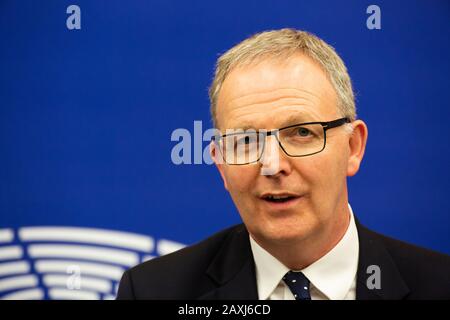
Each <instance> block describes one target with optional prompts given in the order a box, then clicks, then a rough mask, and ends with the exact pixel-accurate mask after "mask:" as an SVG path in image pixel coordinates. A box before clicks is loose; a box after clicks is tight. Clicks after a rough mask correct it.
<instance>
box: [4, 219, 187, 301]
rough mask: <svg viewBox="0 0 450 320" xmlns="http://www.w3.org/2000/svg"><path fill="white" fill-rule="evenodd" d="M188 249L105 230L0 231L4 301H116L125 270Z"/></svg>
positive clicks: (44, 227)
mask: <svg viewBox="0 0 450 320" xmlns="http://www.w3.org/2000/svg"><path fill="white" fill-rule="evenodd" d="M184 246H185V245H183V244H181V243H178V242H174V241H171V240H166V239H161V240H158V241H155V240H154V239H153V238H152V237H149V236H146V235H141V234H136V233H130V232H122V231H114V230H105V229H94V228H79V227H66V226H61V227H59V226H58V227H55V226H51V227H49V226H38V227H22V228H19V229H17V230H14V229H0V299H15V300H40V299H58V300H59V299H61V300H65V299H77V300H85V299H86V300H100V299H114V298H115V296H116V293H117V287H118V283H119V281H120V278H121V276H122V274H123V272H124V271H125V270H126V269H128V268H130V267H132V266H134V265H137V264H139V263H140V262H143V261H146V260H149V259H152V258H154V257H155V256H161V255H165V254H168V253H171V252H174V251H176V250H179V249H181V248H183V247H184Z"/></svg>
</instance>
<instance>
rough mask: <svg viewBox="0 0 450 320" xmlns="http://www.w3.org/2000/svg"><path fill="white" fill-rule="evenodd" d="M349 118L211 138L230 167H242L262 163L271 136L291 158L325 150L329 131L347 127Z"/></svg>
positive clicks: (251, 130) (246, 131)
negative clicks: (267, 138) (343, 126)
mask: <svg viewBox="0 0 450 320" xmlns="http://www.w3.org/2000/svg"><path fill="white" fill-rule="evenodd" d="M350 122H351V121H350V119H349V118H341V119H336V120H333V121H328V122H305V123H299V124H295V125H291V126H288V127H284V128H280V129H274V130H270V131H266V130H254V129H249V130H245V131H244V130H234V132H232V133H229V134H224V135H222V136H216V137H213V140H214V141H215V143H216V144H217V145H218V147H219V150H220V152H221V154H222V158H223V160H224V161H225V162H226V163H227V164H229V165H244V164H250V163H254V162H257V161H259V160H260V159H261V157H262V155H263V153H264V148H265V144H266V137H268V136H274V137H275V138H276V139H277V141H278V144H279V146H280V148H281V149H282V150H283V152H284V153H286V154H287V155H288V156H291V157H305V156H310V155H313V154H316V153H319V152H321V151H323V150H324V149H325V145H326V141H327V135H326V132H327V130H329V129H332V128H336V127H339V126H342V125H344V124H346V123H350Z"/></svg>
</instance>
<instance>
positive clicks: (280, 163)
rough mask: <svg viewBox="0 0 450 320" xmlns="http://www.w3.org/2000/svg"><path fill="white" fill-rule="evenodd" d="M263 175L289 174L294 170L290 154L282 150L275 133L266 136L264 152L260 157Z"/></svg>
mask: <svg viewBox="0 0 450 320" xmlns="http://www.w3.org/2000/svg"><path fill="white" fill-rule="evenodd" d="M260 163H261V175H264V176H271V177H278V176H280V175H288V174H289V173H290V172H291V171H292V167H291V163H290V160H289V159H288V156H287V155H286V154H285V153H284V152H283V150H281V147H280V145H279V142H278V138H277V137H276V136H275V135H271V136H268V137H266V143H265V146H264V152H263V154H262V156H261V159H260Z"/></svg>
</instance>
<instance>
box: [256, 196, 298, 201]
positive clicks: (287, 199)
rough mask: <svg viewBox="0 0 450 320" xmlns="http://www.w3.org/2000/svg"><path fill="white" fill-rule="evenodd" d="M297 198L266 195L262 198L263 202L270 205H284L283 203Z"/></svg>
mask: <svg viewBox="0 0 450 320" xmlns="http://www.w3.org/2000/svg"><path fill="white" fill-rule="evenodd" d="M296 198H298V197H296V196H292V195H279V196H276V195H267V196H264V197H263V200H265V201H267V202H272V203H284V202H289V201H291V200H293V199H296Z"/></svg>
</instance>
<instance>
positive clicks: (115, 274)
mask: <svg viewBox="0 0 450 320" xmlns="http://www.w3.org/2000/svg"><path fill="white" fill-rule="evenodd" d="M72 266H77V267H79V268H80V272H81V275H82V276H84V275H91V276H96V277H100V278H107V279H111V280H115V281H119V280H120V278H121V277H122V274H123V273H124V271H125V269H124V268H121V267H117V266H113V265H108V264H103V263H89V262H83V261H77V260H37V261H36V262H35V264H34V268H35V269H36V271H37V272H39V273H67V270H68V268H70V267H72Z"/></svg>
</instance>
